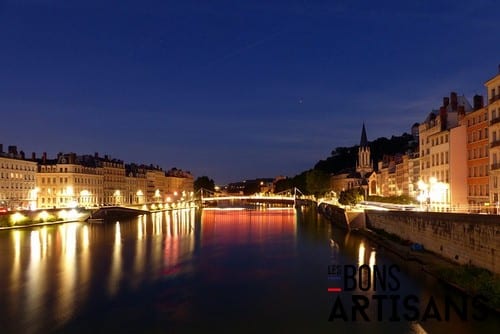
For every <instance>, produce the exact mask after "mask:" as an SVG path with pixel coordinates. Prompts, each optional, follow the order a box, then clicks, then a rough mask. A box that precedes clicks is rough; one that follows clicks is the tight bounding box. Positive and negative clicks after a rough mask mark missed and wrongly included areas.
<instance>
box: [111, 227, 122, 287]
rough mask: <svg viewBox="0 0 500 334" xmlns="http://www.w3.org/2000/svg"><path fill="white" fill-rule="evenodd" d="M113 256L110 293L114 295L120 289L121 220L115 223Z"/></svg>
mask: <svg viewBox="0 0 500 334" xmlns="http://www.w3.org/2000/svg"><path fill="white" fill-rule="evenodd" d="M113 245H114V246H113V255H112V257H111V271H110V273H109V283H108V293H109V294H110V295H111V296H113V295H114V294H115V293H116V291H117V290H118V287H119V285H118V283H119V280H120V276H121V266H122V252H121V251H122V234H121V230H120V222H116V224H115V241H114V244H113Z"/></svg>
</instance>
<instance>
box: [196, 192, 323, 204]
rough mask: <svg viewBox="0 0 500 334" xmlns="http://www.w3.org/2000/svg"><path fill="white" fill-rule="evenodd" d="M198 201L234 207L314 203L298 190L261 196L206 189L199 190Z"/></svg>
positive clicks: (311, 198)
mask: <svg viewBox="0 0 500 334" xmlns="http://www.w3.org/2000/svg"><path fill="white" fill-rule="evenodd" d="M199 193H200V200H201V203H202V205H219V204H225V205H234V204H235V203H248V204H256V203H263V204H286V205H294V206H300V205H308V204H311V202H315V199H314V198H313V197H312V196H306V195H304V194H303V193H302V192H301V191H300V190H299V189H298V188H293V189H287V190H284V191H281V192H279V193H276V194H269V195H262V194H254V195H220V194H217V193H214V192H213V191H210V190H207V189H203V188H202V189H200V190H199Z"/></svg>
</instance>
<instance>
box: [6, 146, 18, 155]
mask: <svg viewBox="0 0 500 334" xmlns="http://www.w3.org/2000/svg"><path fill="white" fill-rule="evenodd" d="M8 149H9V154H13V155H17V146H9V148H8Z"/></svg>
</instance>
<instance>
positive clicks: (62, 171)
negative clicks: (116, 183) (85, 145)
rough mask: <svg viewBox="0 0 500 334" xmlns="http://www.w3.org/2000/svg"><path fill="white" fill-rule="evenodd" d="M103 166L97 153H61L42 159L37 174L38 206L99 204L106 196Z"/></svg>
mask: <svg viewBox="0 0 500 334" xmlns="http://www.w3.org/2000/svg"><path fill="white" fill-rule="evenodd" d="M103 185H104V170H103V168H102V167H100V166H99V163H98V161H96V159H94V157H92V156H89V155H86V156H77V155H76V154H75V153H69V154H62V153H60V154H58V156H57V158H56V159H52V160H49V159H47V155H46V153H44V154H43V157H42V159H41V160H40V161H39V165H38V173H37V175H36V187H37V190H38V193H37V195H38V197H37V206H38V207H39V208H54V207H55V208H69V207H75V206H84V207H96V206H98V205H100V204H102V202H103V200H104V188H103Z"/></svg>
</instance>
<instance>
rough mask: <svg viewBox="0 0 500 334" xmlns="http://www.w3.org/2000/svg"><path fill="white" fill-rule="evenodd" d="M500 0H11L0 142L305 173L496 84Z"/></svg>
mask: <svg viewBox="0 0 500 334" xmlns="http://www.w3.org/2000/svg"><path fill="white" fill-rule="evenodd" d="M499 13H500V2H498V1H497V0H475V1H457V0H452V1H437V0H432V1H401V0H398V1H356V0H345V1H333V0H330V1H307V0H303V1H294V0H286V1H285V0H283V1H271V0H266V1H256V0H253V1H234V0H230V1H229V0H228V1H202V0H200V1H189V0H178V1H155V2H153V1H127V0H120V1H107V0H106V1H104V0H95V1H94V0H85V1H76V0H75V1H66V0H64V1H63V0H61V1H49V0H0V143H2V144H3V145H4V150H5V149H6V147H7V146H8V145H17V146H18V149H22V150H24V151H25V152H26V153H27V155H30V154H31V152H36V153H37V154H38V155H40V154H41V153H42V152H44V151H46V152H47V153H48V154H49V156H55V155H56V154H57V152H76V153H78V154H93V153H94V152H99V153H100V154H101V155H104V154H108V155H110V156H111V157H114V158H118V159H122V160H124V161H125V162H137V163H145V164H150V163H153V164H155V165H160V166H161V167H163V168H164V169H169V168H171V167H177V168H181V169H184V170H189V171H191V172H192V173H193V174H194V176H195V177H197V176H201V175H208V176H209V177H211V178H213V179H214V180H215V181H216V183H218V184H224V183H227V182H233V181H239V180H243V179H251V178H257V177H274V176H277V175H287V176H294V175H295V174H297V173H299V172H302V171H303V170H306V169H309V168H311V167H312V166H313V165H314V163H315V162H317V161H318V160H320V159H324V158H326V157H327V156H329V154H330V152H331V151H332V149H334V148H335V147H337V146H351V145H355V144H358V143H359V138H360V133H361V126H362V123H363V122H365V124H366V129H367V134H368V139H369V140H374V139H376V138H377V137H381V136H384V137H390V136H391V135H400V134H401V133H403V132H409V131H410V127H411V125H412V124H413V123H415V122H421V121H422V120H423V119H424V118H425V116H426V115H427V113H428V112H430V111H431V110H432V109H435V108H438V107H439V105H440V104H441V102H442V98H443V96H448V95H449V93H450V91H456V92H457V93H458V94H459V95H462V94H463V95H465V96H466V97H467V98H468V99H469V100H470V101H471V102H472V96H473V95H474V94H483V95H484V94H485V93H486V91H485V88H484V82H485V81H486V80H488V79H490V78H491V77H493V76H495V75H496V74H497V73H498V65H499V64H500V30H499V25H498V20H499Z"/></svg>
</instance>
